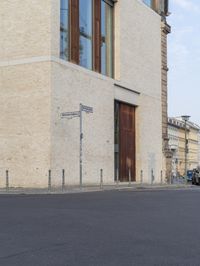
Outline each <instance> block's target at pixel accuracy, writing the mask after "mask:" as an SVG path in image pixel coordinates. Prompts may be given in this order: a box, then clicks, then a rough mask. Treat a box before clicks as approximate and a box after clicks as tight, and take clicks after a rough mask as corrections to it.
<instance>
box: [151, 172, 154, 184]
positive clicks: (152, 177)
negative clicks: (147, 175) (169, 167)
mask: <svg viewBox="0 0 200 266" xmlns="http://www.w3.org/2000/svg"><path fill="white" fill-rule="evenodd" d="M153 181H154V176H153V169H152V170H151V185H153Z"/></svg>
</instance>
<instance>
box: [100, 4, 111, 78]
mask: <svg viewBox="0 0 200 266" xmlns="http://www.w3.org/2000/svg"><path fill="white" fill-rule="evenodd" d="M101 35H102V37H101V73H102V74H104V75H108V76H110V77H112V76H113V8H112V6H110V5H109V4H107V3H105V2H104V1H103V0H102V1H101Z"/></svg>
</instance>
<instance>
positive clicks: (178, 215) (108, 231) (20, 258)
mask: <svg viewBox="0 0 200 266" xmlns="http://www.w3.org/2000/svg"><path fill="white" fill-rule="evenodd" d="M199 204H200V190H199V189H197V190H179V191H172V190H166V191H138V192H135V191H107V192H95V193H82V194H71V195H70V194H67V195H36V196H32V195H18V196H14V195H7V196H5V195H1V196H0V215H1V216H0V266H4V265H8V266H12V265H19V266H23V265H25V266H32V265H33V266H40V265H41V266H46V265H53V266H54V265H55V266H59V265H65V266H66V265H84V266H85V265H86V266H90V265H91V266H96V265H99V266H101V265H113V266H117V265H121V266H128V265H141V266H145V265H148V266H149V265H158V266H162V265H175V266H178V265H180V266H184V265H187V266H195V265H198V266H199V265H200V208H199Z"/></svg>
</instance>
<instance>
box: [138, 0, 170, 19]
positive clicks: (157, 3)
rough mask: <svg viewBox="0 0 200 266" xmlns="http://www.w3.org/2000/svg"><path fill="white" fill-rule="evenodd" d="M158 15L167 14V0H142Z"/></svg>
mask: <svg viewBox="0 0 200 266" xmlns="http://www.w3.org/2000/svg"><path fill="white" fill-rule="evenodd" d="M142 1H143V2H144V3H145V4H146V5H147V6H149V7H151V8H152V9H153V10H154V11H156V12H157V13H158V14H160V15H162V16H163V15H164V16H168V2H169V1H168V0H142Z"/></svg>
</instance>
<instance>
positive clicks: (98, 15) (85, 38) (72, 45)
mask: <svg viewBox="0 0 200 266" xmlns="http://www.w3.org/2000/svg"><path fill="white" fill-rule="evenodd" d="M60 57H61V58H62V59H63V60H67V61H70V62H73V63H75V64H78V65H80V66H82V67H85V68H88V69H90V70H94V71H96V72H99V73H102V74H103V75H107V76H110V77H113V1H111V0H60Z"/></svg>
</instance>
